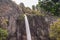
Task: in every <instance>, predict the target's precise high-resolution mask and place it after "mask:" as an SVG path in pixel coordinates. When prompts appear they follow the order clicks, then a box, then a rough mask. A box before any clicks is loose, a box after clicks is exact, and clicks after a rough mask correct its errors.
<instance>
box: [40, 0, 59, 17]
mask: <svg viewBox="0 0 60 40" xmlns="http://www.w3.org/2000/svg"><path fill="white" fill-rule="evenodd" d="M58 1H59V0H52V1H45V2H43V1H40V0H39V6H40V7H41V8H43V9H44V10H45V11H48V12H51V13H53V15H56V16H60V2H58Z"/></svg>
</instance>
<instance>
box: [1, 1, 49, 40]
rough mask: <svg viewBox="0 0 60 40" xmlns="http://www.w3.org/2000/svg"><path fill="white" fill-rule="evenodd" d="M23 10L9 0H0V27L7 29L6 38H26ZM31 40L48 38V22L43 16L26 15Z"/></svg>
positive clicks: (18, 39) (47, 39)
mask: <svg viewBox="0 0 60 40" xmlns="http://www.w3.org/2000/svg"><path fill="white" fill-rule="evenodd" d="M22 14H23V11H21V9H20V8H19V7H18V5H17V4H15V3H14V2H12V1H11V0H0V28H3V29H7V30H8V37H7V40H27V39H26V31H25V30H26V29H25V22H24V16H22ZM27 17H28V21H29V25H30V31H31V35H32V40H49V24H48V23H47V22H46V21H45V18H44V17H43V16H38V15H32V14H31V15H27Z"/></svg>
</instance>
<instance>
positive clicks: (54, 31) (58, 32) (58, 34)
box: [50, 19, 60, 40]
mask: <svg viewBox="0 0 60 40" xmlns="http://www.w3.org/2000/svg"><path fill="white" fill-rule="evenodd" d="M50 38H51V39H56V40H60V19H58V21H57V22H55V23H53V24H52V25H51V27H50Z"/></svg>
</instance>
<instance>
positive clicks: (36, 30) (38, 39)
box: [17, 15, 50, 40]
mask: <svg viewBox="0 0 60 40" xmlns="http://www.w3.org/2000/svg"><path fill="white" fill-rule="evenodd" d="M27 17H28V21H29V27H30V31H31V35H32V40H50V39H49V24H48V23H47V22H46V21H45V19H44V17H43V16H38V15H27ZM20 18H21V17H20ZM17 30H18V31H17V35H18V40H27V39H26V31H25V30H26V28H25V22H24V18H23V19H18V20H17Z"/></svg>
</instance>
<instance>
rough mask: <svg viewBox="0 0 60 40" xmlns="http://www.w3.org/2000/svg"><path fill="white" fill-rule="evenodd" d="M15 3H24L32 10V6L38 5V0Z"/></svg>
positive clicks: (17, 0)
mask: <svg viewBox="0 0 60 40" xmlns="http://www.w3.org/2000/svg"><path fill="white" fill-rule="evenodd" d="M13 1H15V2H16V3H17V4H19V3H21V2H23V3H24V5H25V6H26V7H30V8H32V5H36V4H38V0H13Z"/></svg>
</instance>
